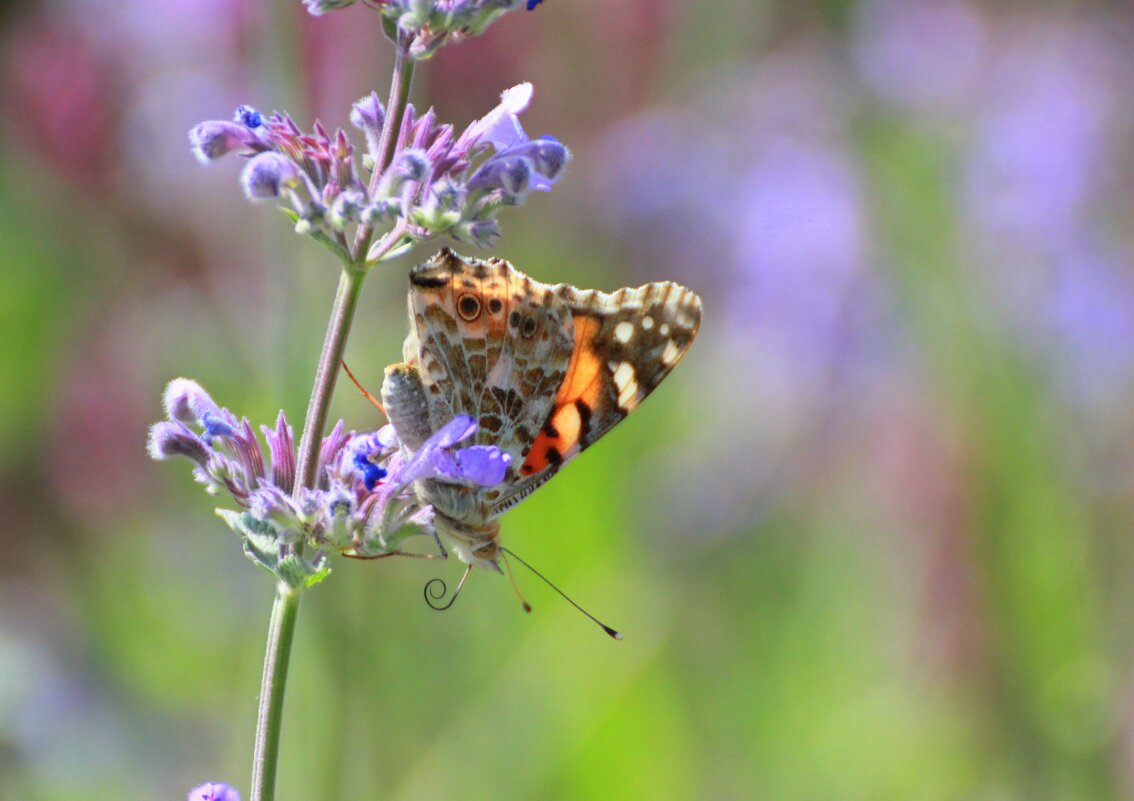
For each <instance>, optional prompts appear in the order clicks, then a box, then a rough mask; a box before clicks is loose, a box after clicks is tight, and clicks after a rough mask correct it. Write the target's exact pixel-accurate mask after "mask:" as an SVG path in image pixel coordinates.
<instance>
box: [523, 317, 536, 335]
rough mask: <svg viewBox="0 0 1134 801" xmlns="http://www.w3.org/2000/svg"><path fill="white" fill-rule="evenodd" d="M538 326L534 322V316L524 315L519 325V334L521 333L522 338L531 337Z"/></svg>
mask: <svg viewBox="0 0 1134 801" xmlns="http://www.w3.org/2000/svg"><path fill="white" fill-rule="evenodd" d="M538 327H539V324H538V323H537V322H536V318H535V317H525V318H524V322H523V324H522V325H521V326H520V334H522V335H523V337H524V339H531V338H532V336H533V335H534V334H535V332H536V328H538Z"/></svg>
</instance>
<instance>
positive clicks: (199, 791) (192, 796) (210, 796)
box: [189, 782, 240, 801]
mask: <svg viewBox="0 0 1134 801" xmlns="http://www.w3.org/2000/svg"><path fill="white" fill-rule="evenodd" d="M189 801H240V793H238V792H236V788H234V787H232V786H230V785H227V784H223V783H221V782H206V783H205V784H202V785H200V786H199V787H194V788H193V789H192V790H190V791H189Z"/></svg>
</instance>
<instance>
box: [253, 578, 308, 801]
mask: <svg viewBox="0 0 1134 801" xmlns="http://www.w3.org/2000/svg"><path fill="white" fill-rule="evenodd" d="M298 615H299V591H298V590H293V589H291V588H289V587H288V586H287V585H286V584H284V583H283V582H280V583H279V584H278V585H277V587H276V600H275V603H274V604H273V605H272V620H271V623H270V624H269V625H268V648H267V652H266V653H265V654H264V676H263V679H262V680H261V684H260V713H259V717H258V719H257V724H256V752H255V754H254V756H253V758H252V801H272V799H274V798H275V795H276V764H277V763H278V762H279V755H280V729H281V728H282V723H283V702H284V688H285V686H286V684H287V666H288V662H289V660H290V657H291V641H292V637H293V635H294V634H295V619H296V617H298Z"/></svg>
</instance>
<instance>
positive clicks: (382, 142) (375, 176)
mask: <svg viewBox="0 0 1134 801" xmlns="http://www.w3.org/2000/svg"><path fill="white" fill-rule="evenodd" d="M413 65H414V60H413V59H412V58H410V57H409V42H408V41H399V42H398V44H397V47H396V48H395V50H394V75H393V77H392V78H391V79H390V97H389V99H388V100H387V101H386V121H385V123H383V125H382V136H381V137H379V139H378V153H377V154H376V160H375V162H374V172H372V173H370V186H369V192H370V195H373V194H374V192H375V190H376V189H377V188H378V182H379V181H380V180H381V179H382V173H384V172H385V171H386V168H387V167H389V166H390V162H391V161H393V160H394V151H395V150H397V146H398V134H399V133H400V132H401V130H402V120H403V119H404V118H405V114H406V104H407V103H408V102H409V91H410V85H411V84H412V83H413ZM373 236H374V228H373V227H372V226H369V225H361V226H359V228H358V233H357V234H355V237H354V261H355V263H356V264H362V263H363V262H364V261H366V251H367V250H368V249H369V247H370V239H371V237H373Z"/></svg>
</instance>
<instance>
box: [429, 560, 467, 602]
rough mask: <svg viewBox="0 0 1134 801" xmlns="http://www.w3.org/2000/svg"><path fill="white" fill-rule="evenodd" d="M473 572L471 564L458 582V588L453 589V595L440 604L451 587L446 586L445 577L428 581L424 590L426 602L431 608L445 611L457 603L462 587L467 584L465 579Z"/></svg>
mask: <svg viewBox="0 0 1134 801" xmlns="http://www.w3.org/2000/svg"><path fill="white" fill-rule="evenodd" d="M471 572H472V565H469V566H468V567H466V568H465V574H464V575H463V576H461V580H460V581H459V582H457V589H455V590H453V597H452V598H450V599H449V600H448V602H446V603H444V604H440V603H439V602H440V601H441V600H443V599H444V598H445V593H447V592H448V591H449V588H448V587H447V586H445V579H442V578H435V579H430V580H429V582H428V583H426V585H425V590H424V592H425V602H426V603H427V604H429V608H430V609H434V610H436V611H438V612H444V611H445V610H446V609H448V608H449V607H450V606H452V605H453V604H454V603H456V601H457V596H458V595H460V594H461V587H463V586H465V580H466V579H467V578H468V577H469V573H471Z"/></svg>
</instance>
